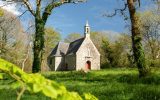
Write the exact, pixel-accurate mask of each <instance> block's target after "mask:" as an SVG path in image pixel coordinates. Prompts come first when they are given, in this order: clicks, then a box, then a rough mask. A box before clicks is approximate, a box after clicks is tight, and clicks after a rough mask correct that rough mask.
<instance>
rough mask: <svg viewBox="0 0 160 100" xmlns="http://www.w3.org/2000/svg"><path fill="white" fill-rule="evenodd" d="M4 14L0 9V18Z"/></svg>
mask: <svg viewBox="0 0 160 100" xmlns="http://www.w3.org/2000/svg"><path fill="white" fill-rule="evenodd" d="M3 14H4V12H3V10H2V9H0V17H1V16H3Z"/></svg>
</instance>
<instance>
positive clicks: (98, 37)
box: [90, 32, 109, 68]
mask: <svg viewBox="0 0 160 100" xmlns="http://www.w3.org/2000/svg"><path fill="white" fill-rule="evenodd" d="M90 36H91V40H92V41H93V43H94V45H95V46H96V48H97V49H98V51H99V52H100V54H101V68H106V67H107V66H106V65H107V64H108V60H107V58H106V56H105V53H106V52H105V50H104V49H103V47H102V46H103V41H106V42H107V43H109V41H108V36H107V35H106V34H104V33H103V32H91V35H90ZM106 47H107V46H106Z"/></svg>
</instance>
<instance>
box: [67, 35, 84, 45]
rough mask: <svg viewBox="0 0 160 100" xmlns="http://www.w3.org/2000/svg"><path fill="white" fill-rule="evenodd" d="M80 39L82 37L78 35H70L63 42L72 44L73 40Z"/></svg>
mask: <svg viewBox="0 0 160 100" xmlns="http://www.w3.org/2000/svg"><path fill="white" fill-rule="evenodd" d="M81 37H82V36H81V34H79V33H71V34H69V35H68V36H67V37H66V38H65V39H64V41H65V42H68V43H70V42H73V41H74V40H77V39H79V38H81Z"/></svg>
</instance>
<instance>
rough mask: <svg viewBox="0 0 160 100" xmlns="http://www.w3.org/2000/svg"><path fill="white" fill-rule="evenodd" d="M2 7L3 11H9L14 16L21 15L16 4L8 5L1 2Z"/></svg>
mask: <svg viewBox="0 0 160 100" xmlns="http://www.w3.org/2000/svg"><path fill="white" fill-rule="evenodd" d="M4 5H5V6H4ZM0 6H1V7H2V6H3V7H2V8H3V9H5V10H7V11H8V12H11V13H13V14H14V15H20V12H19V11H18V10H17V8H16V4H15V3H14V4H9V5H7V3H6V2H5V1H0Z"/></svg>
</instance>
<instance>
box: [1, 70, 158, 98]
mask: <svg viewBox="0 0 160 100" xmlns="http://www.w3.org/2000/svg"><path fill="white" fill-rule="evenodd" d="M42 74H43V75H44V76H45V77H46V78H49V79H51V80H56V81H57V82H59V83H61V84H63V85H65V86H66V87H67V89H68V90H70V91H76V92H78V93H79V94H81V95H82V94H83V93H88V92H89V93H91V94H93V95H95V96H96V97H98V98H99V99H100V100H160V69H153V70H152V74H151V75H150V76H147V77H145V78H141V79H139V77H138V72H137V70H136V69H105V70H101V71H91V72H89V73H87V74H85V73H82V72H76V71H73V72H69V71H68V72H45V73H42ZM9 83H10V80H9V79H6V80H0V100H15V99H16V90H10V89H3V88H2V87H3V85H4V84H9ZM6 86H7V85H6ZM6 86H5V87H6ZM8 86H9V85H8ZM22 100H49V98H47V97H44V96H43V95H41V94H30V93H28V92H25V95H23V98H22Z"/></svg>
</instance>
